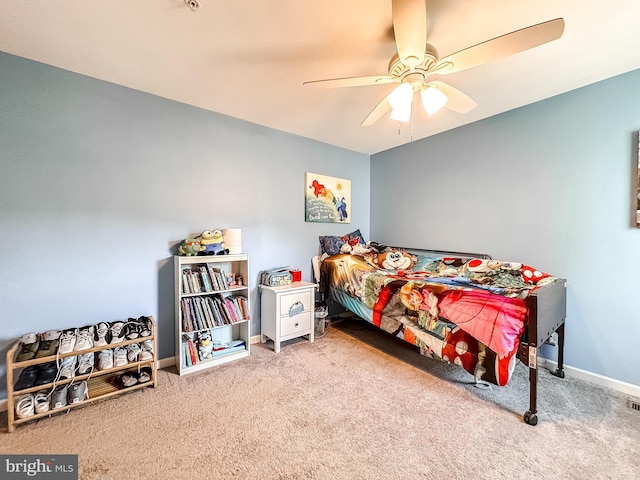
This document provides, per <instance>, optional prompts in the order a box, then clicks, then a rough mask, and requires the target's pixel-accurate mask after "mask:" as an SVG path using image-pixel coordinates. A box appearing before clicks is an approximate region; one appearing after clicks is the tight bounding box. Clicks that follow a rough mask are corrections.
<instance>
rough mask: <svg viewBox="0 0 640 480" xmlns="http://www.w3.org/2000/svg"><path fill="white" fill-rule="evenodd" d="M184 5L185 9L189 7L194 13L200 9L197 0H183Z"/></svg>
mask: <svg viewBox="0 0 640 480" xmlns="http://www.w3.org/2000/svg"><path fill="white" fill-rule="evenodd" d="M184 3H186V4H187V7H189V8H190V9H191V10H193V11H194V12H195V11H196V10H197V9H199V8H200V2H199V1H198V0H184Z"/></svg>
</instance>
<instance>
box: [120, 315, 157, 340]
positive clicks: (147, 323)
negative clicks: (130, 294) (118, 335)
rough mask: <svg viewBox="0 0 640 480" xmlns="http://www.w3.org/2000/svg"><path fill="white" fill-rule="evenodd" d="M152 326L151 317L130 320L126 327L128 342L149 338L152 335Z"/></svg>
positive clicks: (125, 334) (125, 332)
mask: <svg viewBox="0 0 640 480" xmlns="http://www.w3.org/2000/svg"><path fill="white" fill-rule="evenodd" d="M152 324H153V322H152V321H151V318H149V317H138V318H137V319H136V318H129V319H128V320H127V323H126V324H125V327H124V336H125V338H126V339H127V340H135V339H136V338H142V337H148V336H150V335H151V329H152V326H153V325H152Z"/></svg>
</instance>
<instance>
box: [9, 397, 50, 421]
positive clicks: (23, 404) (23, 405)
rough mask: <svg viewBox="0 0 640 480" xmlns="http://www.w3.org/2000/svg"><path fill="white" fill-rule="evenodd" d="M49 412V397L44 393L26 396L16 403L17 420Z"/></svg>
mask: <svg viewBox="0 0 640 480" xmlns="http://www.w3.org/2000/svg"><path fill="white" fill-rule="evenodd" d="M48 411H49V395H48V394H47V393H46V392H38V393H36V394H31V393H29V394H27V395H25V396H23V397H20V399H19V400H18V402H17V403H16V416H17V417H18V418H28V417H32V416H33V415H35V414H38V413H45V412H48Z"/></svg>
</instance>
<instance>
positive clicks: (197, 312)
mask: <svg viewBox="0 0 640 480" xmlns="http://www.w3.org/2000/svg"><path fill="white" fill-rule="evenodd" d="M180 308H181V309H182V329H183V330H184V331H185V332H194V331H198V330H205V329H209V328H215V327H222V326H224V325H231V324H233V323H237V322H241V321H243V320H249V305H248V302H247V299H246V297H244V296H242V295H227V296H222V295H214V296H207V297H187V298H183V299H182V300H181V305H180Z"/></svg>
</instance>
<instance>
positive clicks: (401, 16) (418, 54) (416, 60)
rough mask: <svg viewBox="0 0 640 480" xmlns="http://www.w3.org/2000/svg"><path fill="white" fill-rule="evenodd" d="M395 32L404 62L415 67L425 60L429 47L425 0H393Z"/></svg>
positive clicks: (397, 45) (400, 55) (399, 54)
mask: <svg viewBox="0 0 640 480" xmlns="http://www.w3.org/2000/svg"><path fill="white" fill-rule="evenodd" d="M391 13H392V16H393V33H394V35H395V38H396V48H397V50H398V56H399V57H400V60H402V63H404V64H405V65H406V66H408V67H409V68H411V69H413V67H415V66H416V65H419V64H420V63H422V61H423V60H424V54H425V50H426V47H427V5H426V2H425V0H392V2H391Z"/></svg>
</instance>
